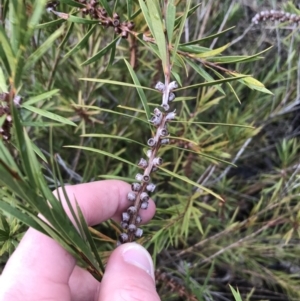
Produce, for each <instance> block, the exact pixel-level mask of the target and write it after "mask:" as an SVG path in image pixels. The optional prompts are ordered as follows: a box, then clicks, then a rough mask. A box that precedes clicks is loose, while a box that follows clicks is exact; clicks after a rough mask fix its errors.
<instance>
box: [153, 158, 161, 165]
mask: <svg viewBox="0 0 300 301" xmlns="http://www.w3.org/2000/svg"><path fill="white" fill-rule="evenodd" d="M162 162H163V160H162V158H160V157H156V158H154V159H153V165H154V166H159V165H161V164H162Z"/></svg>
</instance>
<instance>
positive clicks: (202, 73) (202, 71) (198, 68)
mask: <svg viewBox="0 0 300 301" xmlns="http://www.w3.org/2000/svg"><path fill="white" fill-rule="evenodd" d="M185 61H186V62H187V63H188V64H189V65H190V66H191V67H192V68H193V69H194V70H195V71H196V72H197V73H198V74H199V75H200V76H201V77H203V78H204V79H205V80H206V81H207V82H211V81H214V78H213V77H212V76H211V75H210V74H209V73H208V72H206V70H205V69H204V68H202V67H201V66H199V65H197V64H195V63H194V62H193V61H191V60H189V59H185ZM215 87H216V89H218V90H219V91H220V92H221V93H222V94H223V95H225V91H224V90H223V88H222V87H221V85H216V86H215Z"/></svg>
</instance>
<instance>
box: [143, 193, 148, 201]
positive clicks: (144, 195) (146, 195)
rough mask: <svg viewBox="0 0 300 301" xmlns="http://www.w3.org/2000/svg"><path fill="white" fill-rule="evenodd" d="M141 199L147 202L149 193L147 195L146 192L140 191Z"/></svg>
mask: <svg viewBox="0 0 300 301" xmlns="http://www.w3.org/2000/svg"><path fill="white" fill-rule="evenodd" d="M141 200H142V201H143V202H148V201H149V195H148V193H147V192H142V193H141Z"/></svg>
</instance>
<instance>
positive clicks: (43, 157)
mask: <svg viewBox="0 0 300 301" xmlns="http://www.w3.org/2000/svg"><path fill="white" fill-rule="evenodd" d="M30 142H31V147H32V149H33V151H34V152H35V153H36V154H37V155H38V156H39V157H40V158H41V159H42V160H43V161H44V162H45V163H48V161H47V159H46V157H45V155H44V154H43V153H42V152H41V150H40V149H39V148H38V147H37V146H36V145H35V144H34V143H33V142H32V141H30Z"/></svg>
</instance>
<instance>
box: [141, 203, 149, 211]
mask: <svg viewBox="0 0 300 301" xmlns="http://www.w3.org/2000/svg"><path fill="white" fill-rule="evenodd" d="M148 205H149V203H148V202H142V204H141V209H144V210H146V209H147V208H148Z"/></svg>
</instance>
